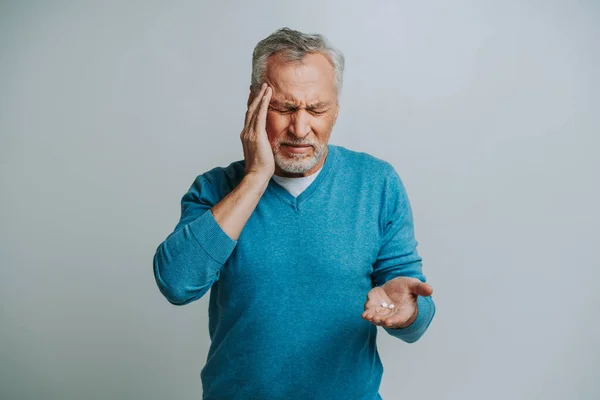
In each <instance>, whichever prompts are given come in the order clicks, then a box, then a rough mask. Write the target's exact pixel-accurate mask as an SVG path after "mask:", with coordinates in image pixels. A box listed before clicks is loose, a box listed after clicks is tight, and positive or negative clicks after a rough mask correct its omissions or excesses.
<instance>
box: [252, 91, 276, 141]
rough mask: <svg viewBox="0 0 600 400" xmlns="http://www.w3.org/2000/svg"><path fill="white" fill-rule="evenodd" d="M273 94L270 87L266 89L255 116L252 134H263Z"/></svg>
mask: <svg viewBox="0 0 600 400" xmlns="http://www.w3.org/2000/svg"><path fill="white" fill-rule="evenodd" d="M272 94H273V89H271V88H270V87H269V88H267V90H266V92H265V95H264V96H263V98H262V103H260V110H259V111H258V113H257V115H256V120H255V121H254V132H256V133H258V132H264V131H265V128H266V123H267V110H268V108H269V103H270V102H271V96H272Z"/></svg>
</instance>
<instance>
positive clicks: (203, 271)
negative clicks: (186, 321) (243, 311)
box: [153, 174, 269, 305]
mask: <svg viewBox="0 0 600 400" xmlns="http://www.w3.org/2000/svg"><path fill="white" fill-rule="evenodd" d="M268 182H269V181H268V179H266V177H260V176H258V175H256V174H248V175H246V176H244V178H243V179H242V181H241V182H240V184H239V185H238V186H237V187H236V188H235V189H234V190H233V191H231V192H230V193H229V194H228V195H227V196H225V197H224V198H223V199H222V200H220V201H218V194H217V193H216V191H215V190H214V189H213V187H212V185H211V183H210V182H209V181H208V179H207V178H206V176H205V175H200V176H198V177H197V178H196V180H195V181H194V183H193V184H192V186H191V187H190V189H189V190H188V192H187V193H186V194H185V195H184V196H183V198H182V200H181V219H180V221H179V223H178V224H177V226H176V227H175V230H174V231H173V232H172V233H171V234H170V235H169V236H168V237H167V238H166V239H165V241H163V242H162V243H161V244H160V245H159V246H158V248H157V250H156V253H155V255H154V262H153V264H154V277H155V280H156V283H157V285H158V287H159V289H160V291H161V293H162V294H163V295H164V296H165V297H166V298H167V300H168V301H169V302H170V303H171V304H174V305H185V304H188V303H190V302H192V301H195V300H197V299H199V298H201V297H202V296H204V294H205V293H206V292H208V290H209V289H210V288H211V286H212V285H213V283H214V282H215V281H216V280H218V279H219V274H220V271H221V268H222V267H223V265H224V264H225V262H226V261H227V259H228V258H229V256H230V255H231V253H232V252H233V249H234V248H235V245H236V244H237V239H238V238H239V236H240V233H241V231H242V229H243V228H244V226H245V225H246V222H247V221H248V219H249V218H250V216H251V215H252V212H253V211H254V209H255V208H256V205H257V204H258V201H259V200H260V198H261V196H262V194H263V193H264V191H265V190H266V187H267V184H268ZM217 201H218V202H217Z"/></svg>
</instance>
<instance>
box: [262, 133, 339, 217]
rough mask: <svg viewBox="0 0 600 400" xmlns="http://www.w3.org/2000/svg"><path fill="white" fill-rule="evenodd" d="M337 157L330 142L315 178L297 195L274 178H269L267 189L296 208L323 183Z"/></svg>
mask: <svg viewBox="0 0 600 400" xmlns="http://www.w3.org/2000/svg"><path fill="white" fill-rule="evenodd" d="M336 158H337V147H336V146H335V145H332V144H328V145H327V156H326V158H325V162H324V163H323V167H322V169H321V172H319V175H317V177H316V178H315V180H314V181H312V183H311V184H310V185H309V186H308V187H307V188H306V189H304V191H302V193H300V194H299V195H298V197H294V195H292V194H291V193H290V192H288V191H287V190H286V189H285V188H284V187H283V186H281V185H280V184H278V183H277V181H275V179H273V178H271V180H270V181H269V186H268V187H267V190H271V191H272V192H273V193H275V195H277V196H279V197H280V198H281V199H282V200H283V201H284V202H286V203H287V204H289V205H290V206H292V208H293V209H294V210H298V209H299V207H300V205H301V204H302V203H304V202H305V201H306V200H308V199H309V198H310V197H311V196H312V195H313V194H314V193H315V192H316V191H317V189H318V188H319V187H320V186H321V185H322V184H323V182H324V181H325V180H326V179H327V178H328V176H329V175H330V173H331V171H332V170H333V169H334V168H333V165H334V163H335V161H336Z"/></svg>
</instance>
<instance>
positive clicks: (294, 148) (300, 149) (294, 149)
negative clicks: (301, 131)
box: [281, 144, 312, 153]
mask: <svg viewBox="0 0 600 400" xmlns="http://www.w3.org/2000/svg"><path fill="white" fill-rule="evenodd" d="M281 147H285V149H286V150H287V151H289V152H291V153H304V152H305V151H307V150H308V149H310V148H312V146H311V145H310V144H303V145H295V144H282V145H281Z"/></svg>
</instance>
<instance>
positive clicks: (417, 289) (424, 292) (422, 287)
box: [409, 280, 433, 297]
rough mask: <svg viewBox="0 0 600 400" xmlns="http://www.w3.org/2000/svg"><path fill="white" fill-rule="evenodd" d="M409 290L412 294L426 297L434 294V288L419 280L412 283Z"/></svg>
mask: <svg viewBox="0 0 600 400" xmlns="http://www.w3.org/2000/svg"><path fill="white" fill-rule="evenodd" d="M409 290H410V292H411V293H414V294H417V295H419V296H424V297H427V296H431V294H432V293H433V288H432V287H431V286H430V285H429V284H427V283H425V282H421V281H419V280H416V281H413V282H411V283H410V284H409Z"/></svg>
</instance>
